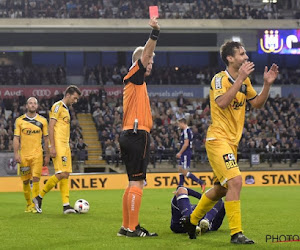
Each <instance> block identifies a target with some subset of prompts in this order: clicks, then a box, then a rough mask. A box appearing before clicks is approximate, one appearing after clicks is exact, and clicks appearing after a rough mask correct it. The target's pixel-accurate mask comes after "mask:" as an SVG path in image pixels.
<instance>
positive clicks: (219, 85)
mask: <svg viewBox="0 0 300 250" xmlns="http://www.w3.org/2000/svg"><path fill="white" fill-rule="evenodd" d="M221 88H222V77H216V79H215V89H221Z"/></svg>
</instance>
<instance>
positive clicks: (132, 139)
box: [119, 129, 150, 181]
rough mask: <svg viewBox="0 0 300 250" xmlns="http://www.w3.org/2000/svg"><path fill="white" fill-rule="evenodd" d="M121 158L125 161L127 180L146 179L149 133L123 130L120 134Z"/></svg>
mask: <svg viewBox="0 0 300 250" xmlns="http://www.w3.org/2000/svg"><path fill="white" fill-rule="evenodd" d="M119 141H120V148H121V155H122V160H123V162H124V163H125V166H126V171H127V175H128V179H129V181H139V180H144V179H146V172H147V166H148V163H149V158H150V134H149V133H148V132H147V131H145V130H138V132H137V133H136V134H135V133H133V130H132V129H130V130H125V131H123V132H122V133H121V136H120V140H119Z"/></svg>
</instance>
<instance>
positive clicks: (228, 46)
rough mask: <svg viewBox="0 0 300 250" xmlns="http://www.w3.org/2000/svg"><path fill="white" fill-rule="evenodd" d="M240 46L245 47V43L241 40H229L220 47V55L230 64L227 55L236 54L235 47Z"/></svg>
mask: <svg viewBox="0 0 300 250" xmlns="http://www.w3.org/2000/svg"><path fill="white" fill-rule="evenodd" d="M240 47H244V45H243V44H242V43H240V42H234V41H228V42H226V43H224V44H223V45H222V46H221V48H220V56H221V58H222V61H223V62H224V63H225V64H226V66H228V64H229V62H228V60H227V56H234V53H235V49H239V48H240Z"/></svg>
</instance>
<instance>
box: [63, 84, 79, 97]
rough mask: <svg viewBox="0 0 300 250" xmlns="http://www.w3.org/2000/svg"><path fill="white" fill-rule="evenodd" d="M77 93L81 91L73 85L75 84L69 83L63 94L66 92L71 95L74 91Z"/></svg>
mask: <svg viewBox="0 0 300 250" xmlns="http://www.w3.org/2000/svg"><path fill="white" fill-rule="evenodd" d="M75 92H76V93H77V94H78V95H79V96H80V95H81V91H80V89H79V88H78V87H77V86H75V85H70V86H69V87H67V89H66V91H65V96H66V95H67V94H70V95H73V94H74V93H75Z"/></svg>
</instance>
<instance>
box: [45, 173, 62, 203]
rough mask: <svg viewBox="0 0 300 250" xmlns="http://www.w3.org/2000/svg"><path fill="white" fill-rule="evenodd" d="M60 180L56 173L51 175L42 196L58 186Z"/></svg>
mask: <svg viewBox="0 0 300 250" xmlns="http://www.w3.org/2000/svg"><path fill="white" fill-rule="evenodd" d="M58 182H59V180H58V179H57V177H56V176H55V175H53V176H51V177H50V179H49V180H48V181H47V182H46V184H45V186H44V187H43V189H42V191H41V193H40V196H41V197H42V198H43V197H44V196H45V194H46V193H48V192H49V191H50V190H51V189H52V188H54V187H55V186H56V184H57V183H58Z"/></svg>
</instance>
